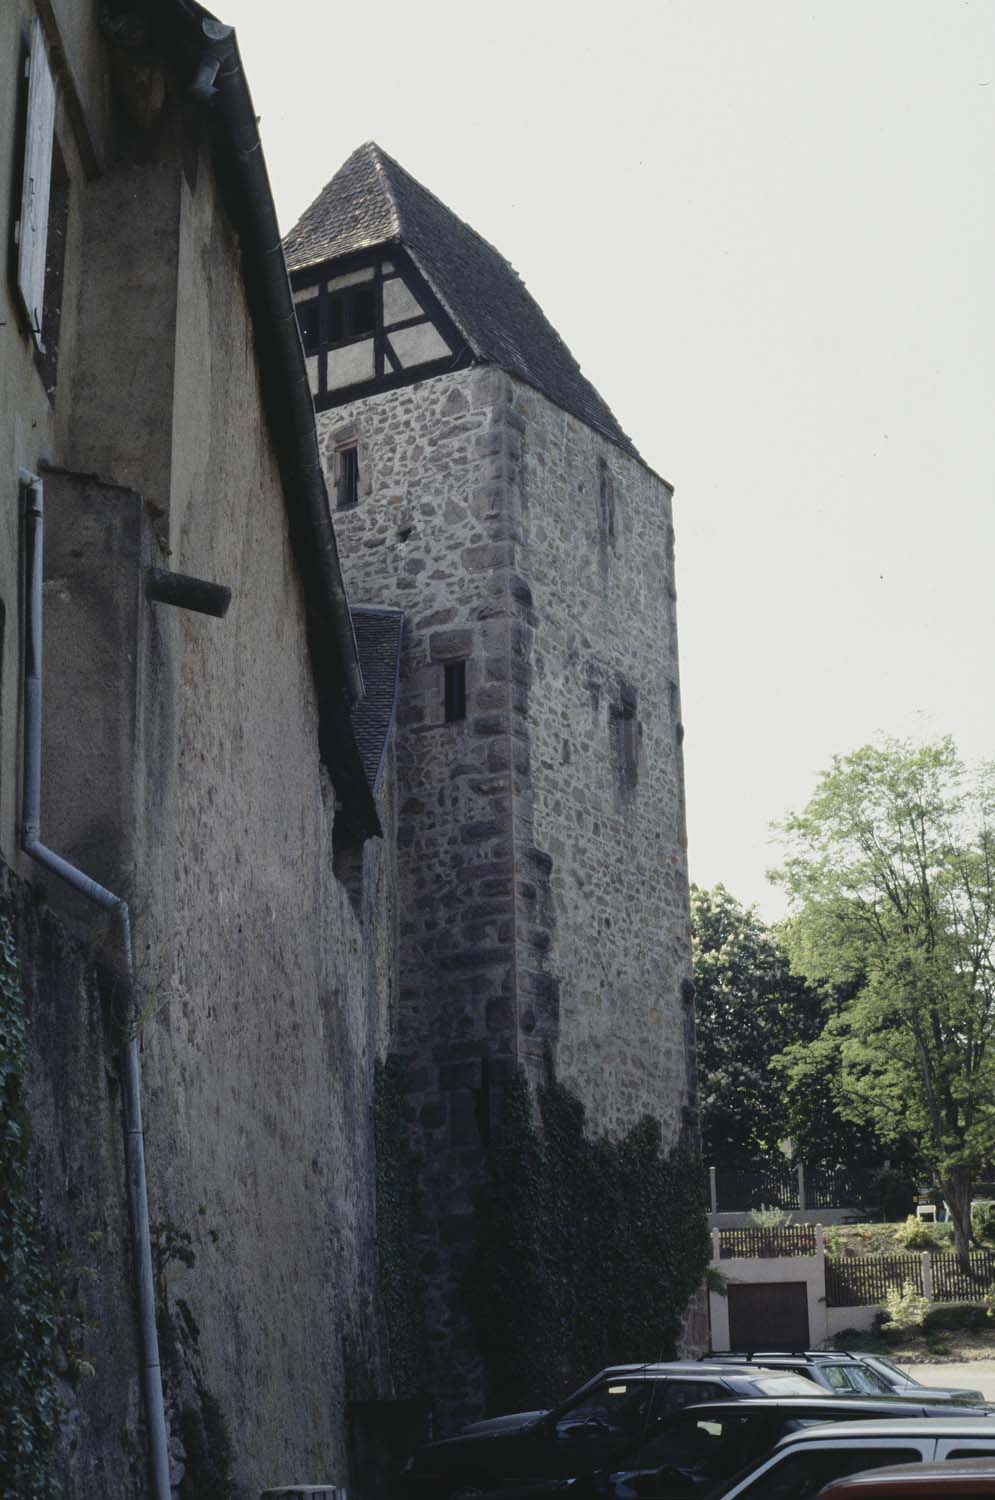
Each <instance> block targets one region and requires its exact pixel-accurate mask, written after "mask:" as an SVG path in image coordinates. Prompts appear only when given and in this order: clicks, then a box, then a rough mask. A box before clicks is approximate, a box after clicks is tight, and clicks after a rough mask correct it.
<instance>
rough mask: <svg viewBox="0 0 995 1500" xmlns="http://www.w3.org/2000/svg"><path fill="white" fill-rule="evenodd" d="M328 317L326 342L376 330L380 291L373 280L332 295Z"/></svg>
mask: <svg viewBox="0 0 995 1500" xmlns="http://www.w3.org/2000/svg"><path fill="white" fill-rule="evenodd" d="M326 317H327V324H328V326H327V329H326V332H325V342H326V344H328V345H332V344H341V343H342V342H343V341H344V340H347V339H358V338H363V337H364V336H365V335H366V334H370V333H372V332H373V330H374V328H375V327H376V322H377V294H376V287H375V286H374V284H373V282H372V281H371V282H370V284H369V285H368V286H351V287H348V288H347V289H346V290H345V291H344V292H335V293H333V294H332V295H331V296H330V297H329V298H328V311H327V314H326Z"/></svg>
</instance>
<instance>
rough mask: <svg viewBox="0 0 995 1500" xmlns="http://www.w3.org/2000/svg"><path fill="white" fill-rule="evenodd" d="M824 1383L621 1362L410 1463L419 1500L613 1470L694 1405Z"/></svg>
mask: <svg viewBox="0 0 995 1500" xmlns="http://www.w3.org/2000/svg"><path fill="white" fill-rule="evenodd" d="M819 1390H820V1388H819V1387H818V1386H817V1385H815V1384H814V1383H813V1382H812V1381H811V1380H808V1379H806V1378H805V1377H804V1376H799V1375H795V1374H793V1373H792V1372H790V1371H782V1370H767V1369H764V1367H763V1366H762V1365H760V1364H759V1363H757V1364H752V1365H751V1367H750V1369H748V1370H745V1369H743V1367H742V1366H741V1365H738V1364H735V1365H728V1366H727V1365H723V1364H721V1363H704V1362H702V1361H700V1360H677V1361H674V1362H673V1363H671V1364H653V1365H613V1366H611V1367H610V1368H609V1369H607V1370H602V1371H601V1372H600V1374H598V1375H595V1376H594V1378H593V1379H592V1380H589V1381H588V1382H587V1384H586V1385H583V1386H581V1388H580V1390H578V1391H575V1392H574V1394H573V1395H572V1396H568V1397H567V1398H566V1400H565V1401H562V1402H560V1404H559V1405H558V1406H554V1407H552V1408H551V1409H550V1410H547V1411H527V1412H515V1413H511V1414H509V1415H507V1416H502V1417H492V1418H489V1419H488V1420H486V1421H483V1422H473V1423H471V1424H470V1426H468V1427H465V1428H464V1429H463V1431H462V1432H461V1433H460V1435H459V1436H458V1437H453V1438H443V1439H441V1440H440V1441H439V1442H435V1443H427V1444H425V1446H424V1447H422V1448H419V1449H418V1450H417V1452H415V1453H414V1454H413V1455H412V1457H411V1458H410V1459H409V1460H408V1463H407V1464H406V1466H405V1469H404V1473H403V1482H404V1489H405V1492H406V1494H407V1495H409V1496H411V1497H413V1500H422V1497H424V1500H449V1497H455V1496H460V1495H464V1494H469V1493H471V1492H474V1493H477V1492H479V1491H481V1490H489V1489H498V1488H512V1487H523V1486H530V1485H534V1484H536V1483H538V1482H545V1481H548V1480H554V1481H555V1480H560V1479H576V1478H578V1477H582V1476H586V1475H589V1474H591V1473H593V1472H594V1471H596V1470H599V1471H602V1472H603V1473H604V1474H608V1473H609V1472H610V1471H611V1470H612V1469H613V1468H615V1467H617V1462H618V1460H619V1459H620V1458H621V1457H622V1456H623V1454H625V1453H627V1452H628V1451H629V1450H630V1449H631V1448H632V1446H633V1444H634V1443H635V1442H637V1441H639V1439H640V1438H641V1437H645V1436H648V1435H649V1434H651V1433H654V1432H656V1431H657V1430H658V1429H659V1428H660V1426H661V1425H662V1424H663V1423H664V1422H665V1421H667V1420H668V1419H669V1418H670V1417H673V1416H674V1415H676V1413H677V1412H679V1411H681V1410H682V1409H683V1408H684V1407H685V1406H690V1405H692V1404H695V1403H699V1402H702V1401H728V1400H734V1401H735V1400H742V1399H746V1398H749V1397H751V1396H752V1397H757V1396H762V1397H784V1396H808V1397H809V1398H816V1399H817V1398H818V1396H819Z"/></svg>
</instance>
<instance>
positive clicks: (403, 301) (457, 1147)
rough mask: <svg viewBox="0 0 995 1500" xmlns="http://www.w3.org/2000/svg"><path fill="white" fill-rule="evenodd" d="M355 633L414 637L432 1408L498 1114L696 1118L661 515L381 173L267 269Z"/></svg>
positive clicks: (410, 941) (409, 969)
mask: <svg viewBox="0 0 995 1500" xmlns="http://www.w3.org/2000/svg"><path fill="white" fill-rule="evenodd" d="M285 248H286V253H287V259H288V263H289V266H290V268H291V273H292V276H291V279H292V284H293V288H294V295H295V302H296V305H297V312H298V317H299V321H300V327H301V333H302V337H303V341H304V346H305V353H306V355H307V361H308V369H309V372H310V379H311V388H312V392H313V395H314V402H315V407H316V409H317V413H318V426H319V436H320V441H321V445H322V449H323V454H324V461H325V463H326V467H327V475H328V479H329V491H330V494H331V495H332V497H333V500H332V503H333V504H334V506H335V516H334V522H335V531H336V535H337V538H338V544H339V549H340V552H341V557H342V564H343V571H344V573H345V578H346V583H347V586H348V589H349V593H350V597H351V600H352V602H353V604H354V605H356V606H364V605H366V606H370V605H375V606H379V607H383V606H387V607H390V608H393V609H398V610H401V611H403V614H404V646H403V653H402V659H401V669H400V685H399V696H398V708H397V721H396V722H397V729H396V756H397V788H398V791H397V796H398V807H397V835H396V836H397V844H398V867H399V906H400V943H399V965H400V975H399V985H400V988H399V993H400V1006H399V1015H398V1018H397V1047H398V1050H399V1051H400V1052H401V1054H402V1055H403V1057H404V1059H405V1062H406V1067H407V1078H408V1084H409V1088H410V1091H411V1098H410V1105H411V1110H412V1118H413V1121H414V1126H413V1128H414V1131H415V1145H416V1150H417V1153H418V1156H419V1158H420V1160H421V1162H422V1187H423V1202H424V1206H425V1218H424V1224H423V1226H422V1228H423V1243H422V1247H421V1248H422V1251H423V1259H422V1263H423V1265H424V1267H425V1269H426V1272H427V1275H428V1279H429V1327H430V1329H431V1331H432V1337H433V1339H434V1340H436V1341H437V1346H438V1353H439V1355H440V1357H439V1359H438V1361H437V1364H438V1369H437V1370H436V1371H435V1372H434V1379H433V1384H434V1385H435V1388H436V1390H437V1391H439V1392H440V1394H441V1395H442V1396H443V1397H444V1398H446V1399H447V1400H448V1404H449V1410H450V1414H451V1416H452V1417H453V1418H454V1419H455V1418H456V1417H457V1416H458V1415H459V1414H460V1412H461V1410H466V1411H467V1412H469V1411H470V1410H472V1409H476V1406H477V1403H478V1402H479V1394H480V1390H479V1369H478V1367H477V1364H476V1362H475V1359H474V1355H473V1350H472V1341H471V1340H470V1338H469V1336H468V1333H467V1330H466V1328H465V1327H464V1326H463V1314H462V1311H461V1306H460V1298H459V1275H460V1267H461V1263H462V1259H463V1257H464V1256H465V1252H466V1247H467V1244H468V1241H469V1239H470V1237H471V1236H472V1217H471V1205H472V1194H473V1190H474V1187H475V1186H476V1185H477V1183H478V1182H479V1180H480V1173H481V1170H482V1165H483V1157H484V1151H485V1148H486V1145H487V1142H488V1139H489V1137H490V1133H491V1130H492V1127H493V1125H494V1123H495V1120H496V1119H497V1118H498V1116H499V1111H500V1102H501V1093H502V1089H503V1087H504V1085H505V1083H506V1081H507V1079H508V1077H509V1075H510V1073H511V1072H513V1071H514V1070H515V1069H516V1068H520V1067H523V1068H524V1069H525V1070H526V1071H527V1073H528V1074H529V1075H530V1076H531V1077H532V1078H533V1079H536V1078H537V1077H538V1076H539V1074H540V1070H541V1068H542V1065H543V1059H544V1057H545V1056H546V1055H547V1054H549V1055H551V1056H552V1058H553V1060H554V1062H555V1066H556V1070H557V1074H558V1076H559V1078H560V1079H561V1080H562V1081H563V1082H564V1083H566V1084H567V1085H568V1086H569V1087H571V1088H572V1089H573V1090H575V1092H576V1093H578V1094H579V1095H580V1097H581V1098H582V1099H583V1101H584V1103H585V1105H586V1108H587V1117H588V1122H589V1126H590V1128H591V1129H592V1130H595V1131H598V1132H604V1131H607V1132H610V1133H617V1132H620V1131H622V1130H624V1129H625V1128H626V1127H627V1126H629V1125H630V1124H632V1123H633V1122H634V1121H635V1120H636V1119H637V1118H638V1117H639V1116H641V1115H643V1114H645V1113H650V1114H652V1115H654V1116H656V1117H657V1118H658V1119H659V1120H660V1121H661V1123H662V1125H663V1129H664V1138H665V1140H668V1141H673V1140H675V1139H676V1137H677V1136H678V1134H679V1133H680V1131H681V1130H682V1128H683V1127H684V1126H685V1125H686V1124H687V1123H688V1122H689V1120H690V1118H691V1115H692V1111H693V1095H694V1081H693V1067H694V1065H693V1030H692V1025H691V1020H690V997H691V994H692V993H693V992H692V989H691V986H690V984H689V974H690V929H689V913H688V881H687V867H686V848H685V846H686V839H685V820H684V790H683V768H682V753H681V741H682V737H683V731H682V726H681V715H680V694H679V687H678V666H677V631H676V609H675V598H676V595H675V589H674V533H673V526H672V520H671V495H672V492H671V487H670V486H669V485H668V484H667V483H666V482H665V481H664V480H662V479H661V478H660V477H659V476H658V475H656V474H655V473H654V472H653V471H652V470H651V469H650V468H648V466H647V465H646V464H645V463H644V462H643V461H642V460H641V459H640V457H639V454H638V453H637V452H636V449H635V448H634V446H633V444H632V443H631V442H630V440H629V439H628V438H627V437H626V435H625V433H624V432H623V431H622V430H621V428H620V427H619V426H618V424H617V422H616V421H615V418H614V417H613V416H612V413H611V412H610V411H609V409H608V407H607V406H606V405H605V403H604V401H603V400H602V399H601V397H600V396H599V395H598V394H597V392H596V391H595V390H594V388H593V387H592V386H591V385H590V384H589V382H588V381H587V380H586V379H585V378H584V376H583V375H582V374H581V371H580V368H579V367H578V365H577V364H576V362H575V361H574V359H573V358H572V356H571V355H570V352H569V350H568V349H567V348H566V346H565V345H564V344H563V342H562V340H561V339H560V338H559V337H558V335H557V334H556V332H555V331H554V329H553V328H552V327H551V326H550V324H549V323H548V322H547V320H546V318H545V317H544V316H543V314H542V312H541V310H540V308H539V307H538V306H537V304H536V303H535V302H534V301H533V299H532V297H531V296H530V295H529V293H528V292H527V290H526V288H525V286H524V285H523V283H522V282H521V281H520V279H519V278H518V276H517V275H516V273H515V272H514V270H513V269H512V267H511V266H510V265H509V264H508V263H507V262H506V261H505V260H504V259H503V258H502V256H501V255H499V254H498V252H497V251H496V250H494V249H493V247H492V246H490V245H489V244H487V242H486V241H484V240H483V239H481V237H480V236H479V235H477V234H476V233H475V232H474V231H473V230H472V229H471V228H470V227H469V226H468V225H466V224H464V223H463V222H462V221H461V220H460V219H458V218H457V217H456V216H455V215H454V214H453V213H452V212H451V211H450V210H449V209H448V208H447V207H446V206H445V205H444V204H442V203H441V202H440V201H439V200H438V199H437V198H435V197H434V196H433V195H432V194H431V193H429V192H428V191H427V190H426V189H425V188H423V187H422V186H421V185H420V184H419V183H417V182H416V181H414V179H413V178H411V177H410V176H409V175H408V173H406V172H405V171H404V170H403V169H402V168H401V167H400V166H399V165H398V163H397V162H395V161H394V160H393V159H392V158H391V157H389V156H388V155H387V154H386V153H385V152H383V151H382V150H380V148H379V147H377V146H376V145H373V144H368V145H365V146H362V147H360V148H359V150H358V151H356V152H355V153H354V154H353V155H352V156H351V157H350V158H349V159H348V161H347V162H346V163H345V164H344V166H343V167H342V168H341V169H340V170H339V171H338V172H337V173H336V175H335V176H334V177H333V178H332V180H331V182H329V184H328V185H327V187H326V188H325V189H324V191H323V192H322V193H321V195H320V196H319V197H318V198H317V199H316V201H315V202H314V203H313V204H312V205H311V207H310V208H309V209H308V210H307V212H306V213H305V214H304V216H303V217H302V218H301V220H300V222H299V223H298V224H297V225H296V226H295V228H294V229H293V230H292V231H291V233H290V235H289V236H288V237H287V240H286V245H285Z"/></svg>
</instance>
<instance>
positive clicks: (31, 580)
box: [20, 469, 170, 1500]
mask: <svg viewBox="0 0 995 1500" xmlns="http://www.w3.org/2000/svg"><path fill="white" fill-rule="evenodd" d="M20 483H21V486H22V487H23V488H24V489H25V490H26V491H27V494H28V503H27V508H26V525H25V542H26V550H25V570H26V573H27V577H26V579H25V598H26V613H27V621H26V624H27V631H26V634H27V650H26V652H25V670H24V802H23V808H22V812H23V823H22V828H21V846H22V848H23V849H24V852H25V854H28V855H30V856H31V858H32V859H34V860H36V861H37V862H38V864H40V865H43V866H44V867H45V869H47V870H51V871H52V872H53V873H54V874H55V875H58V876H59V877H60V879H62V880H64V881H66V883H67V884H68V885H71V886H72V887H73V889H74V890H77V891H79V892H80V894H81V895H83V896H85V897H86V898H87V900H88V901H92V902H93V903H94V904H95V905H96V906H100V907H102V908H103V909H104V910H105V911H109V912H113V913H114V915H115V916H116V917H117V920H118V924H119V927H120V940H121V952H122V955H123V957H124V982H125V1001H126V1008H127V1027H128V1032H127V1037H126V1040H125V1042H124V1044H123V1046H122V1049H121V1057H122V1062H123V1073H124V1079H123V1084H124V1087H123V1089H122V1098H123V1106H124V1141H125V1161H126V1165H127V1173H128V1217H129V1219H130V1222H131V1246H132V1255H133V1259H134V1269H135V1285H136V1289H137V1294H138V1327H139V1336H140V1340H141V1354H142V1386H143V1390H144V1395H145V1414H146V1421H147V1423H148V1430H149V1467H150V1469H151V1474H152V1496H153V1500H170V1484H169V1445H168V1437H167V1432H166V1411H165V1405H164V1402H163V1395H162V1371H161V1369H160V1365H159V1336H158V1333H157V1331H156V1324H155V1286H154V1278H153V1271H152V1241H151V1236H150V1234H149V1203H148V1185H147V1183H146V1178H145V1142H144V1137H143V1134H142V1099H141V1064H140V1060H139V1054H138V1035H137V1030H136V1023H137V1008H136V1004H135V973H134V959H133V954H132V946H131V913H130V911H129V910H128V903H127V902H126V901H123V900H122V899H121V897H120V896H115V895H114V893H113V891H108V890H106V889H105V888H104V887H103V886H102V885H100V884H98V882H97V881H96V880H91V879H90V877H89V875H86V874H84V872H83V871H82V870H78V869H77V868H76V866H75V865H72V864H70V863H69V861H68V860H65V859H63V858H62V857H61V855H58V854H56V853H54V852H53V850H51V849H49V848H47V847H46V846H45V845H44V844H43V843H42V842H41V838H40V833H41V707H42V561H43V552H44V491H43V487H42V481H41V479H40V478H39V477H38V475H37V474H31V473H29V472H28V471H27V470H26V469H22V470H21V474H20Z"/></svg>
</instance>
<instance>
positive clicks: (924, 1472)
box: [819, 1454, 995, 1500]
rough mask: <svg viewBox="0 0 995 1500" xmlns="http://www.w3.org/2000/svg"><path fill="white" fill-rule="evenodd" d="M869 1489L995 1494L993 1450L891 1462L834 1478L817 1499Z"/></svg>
mask: <svg viewBox="0 0 995 1500" xmlns="http://www.w3.org/2000/svg"><path fill="white" fill-rule="evenodd" d="M868 1490H870V1491H871V1493H872V1494H874V1495H881V1496H882V1497H884V1496H905V1495H908V1494H909V1493H910V1492H914V1493H918V1494H922V1495H929V1494H937V1495H951V1494H956V1495H995V1454H993V1455H992V1457H991V1458H954V1459H947V1460H946V1461H945V1462H941V1463H928V1464H892V1465H890V1466H889V1467H888V1468H886V1469H869V1470H866V1471H865V1472H864V1473H861V1474H847V1475H845V1476H844V1477H843V1478H842V1479H834V1480H833V1481H832V1482H831V1483H830V1484H828V1485H826V1487H825V1489H823V1490H820V1492H819V1500H837V1497H839V1500H843V1497H844V1496H846V1495H853V1494H855V1493H856V1492H858V1491H863V1492H865V1493H866V1491H868Z"/></svg>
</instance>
